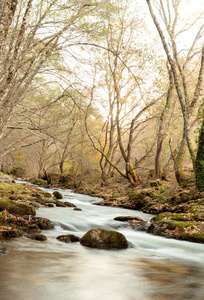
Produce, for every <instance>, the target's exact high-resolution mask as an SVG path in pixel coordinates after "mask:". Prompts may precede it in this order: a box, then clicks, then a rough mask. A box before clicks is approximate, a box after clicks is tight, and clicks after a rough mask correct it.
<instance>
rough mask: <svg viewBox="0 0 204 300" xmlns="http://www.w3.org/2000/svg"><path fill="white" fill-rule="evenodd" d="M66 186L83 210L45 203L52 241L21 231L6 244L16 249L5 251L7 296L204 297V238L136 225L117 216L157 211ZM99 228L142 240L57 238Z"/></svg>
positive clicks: (3, 292)
mask: <svg viewBox="0 0 204 300" xmlns="http://www.w3.org/2000/svg"><path fill="white" fill-rule="evenodd" d="M62 193H63V194H64V198H63V200H64V201H67V199H68V198H70V197H72V202H73V203H75V204H77V206H78V207H79V208H81V209H82V211H80V212H79V211H77V212H76V211H73V209H72V208H45V209H40V210H39V211H38V216H44V217H48V218H50V219H51V220H52V221H54V222H55V224H56V227H55V230H51V231H46V232H44V234H46V236H47V237H48V240H47V241H45V242H38V241H33V240H29V239H26V238H22V237H21V238H18V239H13V240H10V241H7V242H4V243H2V244H0V246H2V247H5V248H8V249H9V251H8V253H6V252H5V255H3V254H0V278H1V279H0V300H170V299H171V300H183V299H191V300H203V299H204V286H203V283H204V245H201V244H195V243H188V242H182V241H176V240H167V239H164V238H161V237H155V236H152V235H148V234H146V233H144V232H135V231H133V230H131V229H128V228H127V226H124V224H121V223H120V222H116V221H113V219H114V217H116V216H119V215H130V214H131V215H138V216H140V217H143V218H145V219H146V220H149V219H150V218H151V216H149V215H143V214H142V213H141V212H137V211H131V212H130V211H129V210H122V209H115V208H114V209H113V208H108V207H99V206H95V205H91V202H92V201H94V199H93V198H91V197H88V196H83V195H75V194H74V193H72V192H71V191H70V190H66V191H62ZM121 225H122V226H121ZM91 227H103V228H108V229H111V228H112V229H113V228H114V229H115V228H117V230H119V231H121V232H123V234H124V235H125V236H126V237H127V239H128V240H129V241H130V242H131V243H132V245H133V246H134V247H133V248H129V249H126V250H119V251H110V250H109V251H106V250H97V249H90V248H86V247H83V246H81V245H80V244H79V243H73V244H66V243H61V242H59V241H58V240H56V237H57V236H58V235H61V234H66V233H74V234H76V235H78V236H80V237H81V236H82V235H83V234H84V233H85V232H86V231H87V230H88V229H90V228H91ZM73 231H74V232H73Z"/></svg>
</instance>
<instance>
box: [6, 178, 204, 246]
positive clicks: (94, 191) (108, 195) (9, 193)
mask: <svg viewBox="0 0 204 300" xmlns="http://www.w3.org/2000/svg"><path fill="white" fill-rule="evenodd" d="M33 183H36V184H37V183H38V184H39V185H41V186H44V187H49V186H48V184H47V182H46V181H43V180H37V182H36V180H34V181H33ZM54 186H57V187H60V188H67V186H69V188H72V190H74V192H76V193H80V194H86V195H91V196H94V197H100V198H103V200H102V201H99V202H98V203H96V205H101V206H110V207H119V208H126V209H130V210H139V211H142V212H144V213H149V214H154V215H155V217H154V218H152V220H151V222H150V223H148V224H147V223H146V222H143V220H139V219H138V220H137V219H135V218H134V219H133V218H131V211H130V215H129V216H127V218H125V220H124V218H123V220H122V219H121V222H124V221H126V222H129V225H130V227H132V229H133V230H142V231H147V232H148V233H151V234H154V235H159V236H163V237H166V238H174V239H179V240H186V241H191V242H197V243H204V192H203V193H201V192H198V191H197V190H196V189H195V188H194V187H193V186H192V185H191V186H189V187H185V189H181V188H180V187H179V186H177V185H176V184H175V183H174V182H172V181H171V182H167V181H158V180H157V181H150V182H148V183H147V182H146V183H145V184H143V186H142V185H140V186H138V187H132V186H131V185H130V184H129V183H127V182H126V181H123V180H122V179H118V180H112V181H110V182H109V183H107V184H101V183H100V182H98V183H96V184H86V185H84V186H83V185H82V186H80V188H76V187H75V186H74V185H73V182H72V185H69V182H66V181H65V182H61V183H60V182H58V183H56V184H54ZM0 204H1V206H0V211H1V212H0V237H2V238H7V237H16V236H21V235H25V236H27V237H30V238H32V237H33V238H34V236H35V234H38V233H40V232H41V230H42V229H51V228H52V226H53V225H52V224H51V222H50V221H49V220H46V219H45V220H39V219H38V218H36V217H35V208H38V207H39V206H48V207H49V206H50V207H52V206H54V205H56V206H64V207H65V206H69V205H71V204H70V203H68V202H67V203H66V204H65V203H63V202H60V201H59V200H58V199H57V198H56V197H55V196H54V195H53V194H51V193H47V192H43V191H42V190H40V189H38V188H36V187H33V186H28V185H18V184H15V183H14V182H11V181H10V182H4V183H3V184H2V183H1V184H0ZM5 205H6V206H5ZM19 205H20V208H21V210H22V209H23V207H24V210H22V212H21V213H20V214H19V211H20V208H19ZM12 210H13V211H14V213H13V212H12ZM28 215H30V216H29V217H28ZM41 223H43V224H44V225H40V224H41Z"/></svg>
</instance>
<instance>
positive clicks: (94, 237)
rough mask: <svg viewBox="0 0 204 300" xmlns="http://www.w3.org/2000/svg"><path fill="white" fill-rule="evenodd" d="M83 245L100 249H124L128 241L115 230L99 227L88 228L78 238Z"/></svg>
mask: <svg viewBox="0 0 204 300" xmlns="http://www.w3.org/2000/svg"><path fill="white" fill-rule="evenodd" d="M80 243H81V244H82V245H83V246H86V247H91V248H100V249H126V248H127V247H128V241H127V240H126V238H125V236H124V235H123V234H122V233H120V232H117V231H109V230H105V229H101V228H92V229H90V230H89V231H88V232H87V233H86V234H85V235H84V236H83V237H82V238H81V240H80Z"/></svg>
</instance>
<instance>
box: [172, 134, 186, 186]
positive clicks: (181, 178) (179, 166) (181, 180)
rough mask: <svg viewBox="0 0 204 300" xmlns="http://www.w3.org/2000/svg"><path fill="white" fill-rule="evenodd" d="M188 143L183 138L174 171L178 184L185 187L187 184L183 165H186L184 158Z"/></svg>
mask: <svg viewBox="0 0 204 300" xmlns="http://www.w3.org/2000/svg"><path fill="white" fill-rule="evenodd" d="M186 150H187V148H186V142H185V139H184V137H183V139H182V141H181V144H180V147H179V151H178V153H177V156H176V158H175V160H174V170H175V176H176V180H177V182H178V184H179V185H184V184H185V183H186V176H185V174H184V171H183V163H184V158H185V154H186Z"/></svg>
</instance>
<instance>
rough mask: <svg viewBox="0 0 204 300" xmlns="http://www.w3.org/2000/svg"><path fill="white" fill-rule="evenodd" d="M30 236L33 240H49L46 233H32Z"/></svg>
mask: <svg viewBox="0 0 204 300" xmlns="http://www.w3.org/2000/svg"><path fill="white" fill-rule="evenodd" d="M29 238H30V239H32V240H36V241H42V242H43V241H46V240H47V237H46V236H45V235H44V234H41V233H34V234H31V235H30V236H29Z"/></svg>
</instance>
